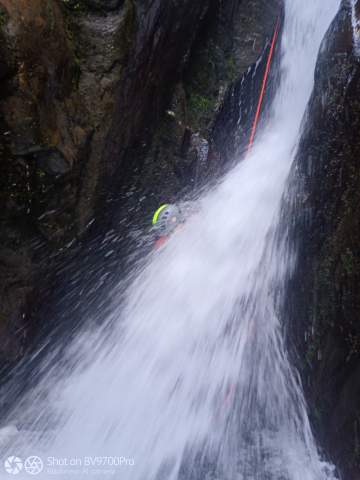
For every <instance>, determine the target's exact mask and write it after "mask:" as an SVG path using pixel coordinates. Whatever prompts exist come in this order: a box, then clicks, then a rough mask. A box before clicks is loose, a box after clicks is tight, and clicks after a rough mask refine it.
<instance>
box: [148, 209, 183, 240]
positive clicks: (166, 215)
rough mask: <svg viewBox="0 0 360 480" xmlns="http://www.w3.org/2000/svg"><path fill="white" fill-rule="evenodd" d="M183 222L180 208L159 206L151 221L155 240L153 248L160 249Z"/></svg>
mask: <svg viewBox="0 0 360 480" xmlns="http://www.w3.org/2000/svg"><path fill="white" fill-rule="evenodd" d="M184 222H185V219H184V215H183V213H182V211H181V209H180V207H178V206H177V205H175V204H167V203H166V204H164V205H161V206H160V207H159V208H158V209H157V210H156V212H155V213H154V216H153V219H152V225H153V232H154V235H155V238H156V240H155V248H156V249H158V248H160V247H162V246H163V245H164V244H165V243H166V242H167V240H168V239H169V238H170V236H171V235H172V234H173V233H174V232H175V230H177V229H178V228H179V227H180V226H181V225H182V224H183V223H184Z"/></svg>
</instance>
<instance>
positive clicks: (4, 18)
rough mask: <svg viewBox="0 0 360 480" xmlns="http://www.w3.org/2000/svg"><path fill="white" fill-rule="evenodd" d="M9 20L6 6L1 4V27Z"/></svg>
mask: <svg viewBox="0 0 360 480" xmlns="http://www.w3.org/2000/svg"><path fill="white" fill-rule="evenodd" d="M8 20H9V15H8V13H7V11H6V10H5V8H4V7H2V6H1V5H0V28H1V27H3V26H5V25H6V24H7V22H8Z"/></svg>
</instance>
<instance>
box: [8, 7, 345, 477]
mask: <svg viewBox="0 0 360 480" xmlns="http://www.w3.org/2000/svg"><path fill="white" fill-rule="evenodd" d="M285 4H286V11H285V24H284V31H283V35H282V45H281V48H282V60H281V70H282V72H281V84H280V85H279V88H278V92H277V95H276V98H275V100H274V103H273V107H272V113H271V115H270V119H269V122H268V125H267V126H265V128H264V129H263V131H262V132H261V133H260V135H259V136H258V138H257V141H256V144H255V146H254V148H253V149H252V151H251V152H250V153H249V155H248V156H247V158H246V159H245V161H243V162H241V163H240V164H239V165H238V166H237V167H235V168H234V169H233V170H232V171H231V172H230V173H229V174H228V175H227V176H226V178H225V179H223V181H222V182H221V183H220V184H219V185H218V186H217V187H216V188H215V189H213V190H212V191H210V192H207V193H206V194H205V195H204V196H203V197H202V198H201V199H199V200H198V205H199V211H198V213H196V214H195V215H194V216H193V217H192V218H191V219H190V220H189V222H188V223H187V224H186V226H185V227H184V228H183V229H182V230H181V231H179V232H178V233H176V234H175V235H174V236H173V237H172V238H171V240H170V241H169V243H168V244H167V245H166V246H165V248H164V249H163V250H162V251H161V252H158V253H156V254H154V255H153V256H152V258H150V259H149V260H148V262H147V264H146V265H145V266H144V267H142V268H141V269H139V271H138V272H137V274H136V275H134V277H133V279H132V280H131V284H130V286H129V287H128V288H127V289H126V292H125V293H124V292H123V291H122V290H121V288H120V287H119V289H118V290H117V291H115V292H113V294H112V295H111V297H112V303H113V305H112V314H111V316H110V318H109V320H108V322H106V324H105V325H104V326H103V327H101V328H100V329H99V330H98V331H96V330H94V331H91V332H83V333H82V334H81V335H79V336H78V337H77V339H76V340H73V341H72V342H71V343H70V345H69V347H68V348H67V350H66V354H65V355H64V356H63V358H62V361H61V362H60V361H59V360H58V357H57V356H56V355H53V356H50V357H48V358H47V361H46V362H45V363H43V365H42V371H43V378H42V381H41V382H40V385H38V386H37V387H36V388H34V390H33V392H29V393H28V394H27V396H26V398H25V399H23V400H22V402H21V404H20V405H19V407H18V408H17V409H15V411H14V412H13V414H12V416H13V418H15V419H16V418H21V419H25V420H26V422H27V423H28V426H29V427H28V428H29V430H30V431H29V432H28V433H26V432H23V433H22V434H21V435H20V439H19V438H18V439H17V440H16V441H15V443H14V444H13V445H12V447H11V448H12V450H11V452H10V451H8V454H9V453H12V454H16V455H18V456H21V457H22V458H24V457H26V456H28V455H39V456H40V457H41V458H42V459H43V461H44V462H45V467H44V470H43V472H42V473H41V476H42V477H43V478H52V475H53V474H55V473H56V477H57V478H64V479H65V478H81V479H85V478H88V476H89V475H90V476H91V478H106V477H107V478H118V479H120V478H121V479H122V480H126V479H131V480H161V479H164V480H165V479H171V480H175V479H178V478H182V479H184V480H185V479H186V480H191V479H194V480H195V479H196V480H204V479H219V480H255V479H256V480H268V479H269V480H270V479H271V480H310V479H311V480H320V479H321V480H323V479H332V478H334V477H333V473H332V470H331V466H329V465H328V464H326V463H325V462H323V461H322V460H321V458H320V456H319V453H318V449H317V447H316V445H315V442H314V438H313V436H312V432H311V430H310V427H309V423H308V418H307V412H306V406H305V403H304V399H303V394H302V391H301V387H300V385H299V382H298V379H297V376H296V374H295V372H294V371H293V370H292V368H291V366H290V364H289V361H288V358H287V354H286V350H285V347H284V345H283V341H282V337H281V328H280V324H279V320H278V316H277V305H279V303H281V289H282V281H283V278H284V276H285V273H286V272H287V270H288V268H289V265H288V263H289V262H288V261H285V259H286V258H287V255H285V253H286V252H284V249H283V248H282V247H281V244H280V245H279V243H278V242H277V243H275V241H274V236H275V235H274V234H275V232H276V226H277V224H278V218H279V210H280V204H281V198H282V195H283V193H284V190H285V185H286V179H287V177H288V174H289V170H290V167H291V164H292V160H293V157H294V155H295V153H296V147H297V141H298V137H299V132H300V128H301V121H302V118H303V115H304V112H305V109H306V104H307V101H308V99H309V96H310V93H311V90H312V87H313V75H314V68H315V62H316V58H317V54H318V51H319V48H320V43H321V40H322V39H323V37H324V34H325V32H326V30H327V28H328V26H329V24H330V22H331V20H332V19H333V17H334V15H335V14H336V11H337V9H338V7H339V0H326V1H325V0H286V1H285ZM96 315H97V313H96V312H89V317H96ZM36 432H37V433H36ZM95 456H97V457H106V458H107V460H106V459H103V460H99V459H98V460H95V458H94V457H95ZM52 457H53V458H52ZM87 457H91V458H87ZM116 457H121V458H120V459H117V458H116ZM86 458H87V459H86ZM118 461H120V462H121V466H115V467H112V466H111V464H113V463H117V462H118ZM91 462H95V463H96V462H99V463H105V464H110V466H105V465H98V466H97V467H96V469H95V468H94V466H92V465H91ZM70 463H72V465H69V464H70ZM51 465H52V466H53V467H54V468H53V469H51V468H50V466H51ZM86 469H88V471H86ZM112 469H113V472H112ZM22 474H24V475H25V473H24V471H23V472H21V473H20V475H19V476H18V477H17V478H21V475H22ZM24 478H26V475H25V477H24Z"/></svg>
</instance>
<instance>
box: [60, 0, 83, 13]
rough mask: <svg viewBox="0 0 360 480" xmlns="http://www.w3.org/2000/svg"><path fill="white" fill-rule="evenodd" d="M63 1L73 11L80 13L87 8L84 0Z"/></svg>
mask: <svg viewBox="0 0 360 480" xmlns="http://www.w3.org/2000/svg"><path fill="white" fill-rule="evenodd" d="M62 3H63V4H64V5H65V7H66V8H67V9H68V10H71V11H72V12H78V13H80V12H83V11H84V10H85V5H84V3H83V1H82V0H62Z"/></svg>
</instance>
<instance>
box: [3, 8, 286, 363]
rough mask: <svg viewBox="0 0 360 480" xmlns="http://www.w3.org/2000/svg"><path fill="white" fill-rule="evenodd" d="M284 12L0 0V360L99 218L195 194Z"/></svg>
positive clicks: (23, 334)
mask: <svg viewBox="0 0 360 480" xmlns="http://www.w3.org/2000/svg"><path fill="white" fill-rule="evenodd" d="M278 5H279V1H278V0H271V1H270V2H269V1H268V2H265V0H251V1H249V2H245V1H243V0H226V1H223V0H199V1H196V2H194V1H190V0H185V1H183V2H178V1H175V0H156V1H149V0H138V1H135V0H111V1H109V0H47V1H46V2H44V1H42V0H33V1H31V2H29V1H28V0H0V39H1V44H0V52H1V55H0V82H1V94H0V127H1V128H0V164H1V168H2V173H3V175H2V178H1V182H2V188H1V197H0V198H1V213H0V227H1V231H0V239H1V241H0V305H1V309H0V338H1V343H0V363H1V364H3V363H4V362H9V363H10V364H14V363H16V362H17V361H18V359H19V358H20V357H21V356H22V355H23V352H24V349H26V347H27V346H28V345H29V344H30V343H31V339H32V338H33V335H34V332H35V331H36V330H39V328H41V326H42V325H44V323H46V322H48V321H49V317H50V315H43V314H42V315H40V313H39V311H40V310H39V308H40V307H43V304H44V303H46V304H52V302H53V301H54V299H56V297H59V295H63V292H64V290H63V289H62V288H61V285H60V282H61V277H62V272H63V271H64V265H66V264H67V263H69V264H70V263H71V262H73V261H75V260H74V257H76V256H77V253H78V252H79V250H81V248H82V247H81V243H79V241H80V240H82V239H85V238H89V236H90V238H91V234H90V233H87V231H88V227H89V225H90V224H92V225H93V226H94V224H93V220H94V219H95V220H97V221H98V223H99V222H101V221H103V219H104V217H105V218H107V220H108V221H109V222H110V224H111V223H112V225H113V227H114V228H116V229H118V230H119V231H118V234H119V233H120V234H121V228H123V227H121V225H123V223H122V220H123V218H124V217H125V216H126V212H127V210H128V209H129V208H131V209H132V210H137V212H138V215H139V216H140V218H141V217H143V218H145V217H146V215H148V216H149V217H146V219H145V221H144V224H146V225H147V224H148V223H149V218H150V211H151V210H152V209H153V208H155V207H156V206H157V205H158V203H159V202H161V201H172V200H174V199H176V198H179V196H181V195H183V194H184V192H190V191H191V190H193V189H194V188H196V186H197V185H198V180H199V178H200V177H204V175H205V174H206V172H208V171H209V169H210V164H211V162H210V161H209V159H208V140H209V138H210V132H211V130H212V125H213V123H214V121H215V118H216V115H217V112H218V110H219V107H220V104H221V102H222V99H223V97H224V95H225V92H226V89H227V87H228V86H229V85H230V84H231V83H232V82H233V81H236V80H237V79H238V78H239V77H241V75H242V74H243V73H244V71H246V69H247V68H248V67H249V66H250V65H251V64H253V63H254V62H255V61H256V60H257V58H258V55H259V53H260V52H262V51H263V49H264V47H265V45H266V44H267V42H268V41H269V38H270V37H271V34H272V31H273V20H272V18H273V17H274V18H275V17H276V14H277V13H276V12H275V9H276V8H277V7H278ZM268 15H269V18H268ZM265 18H267V20H266V21H265ZM144 199H145V200H146V202H144V201H143V200H144ZM115 207H116V215H115V216H114V215H113V213H114V208H115ZM109 222H108V223H109ZM95 225H96V222H95ZM92 228H93V227H92ZM101 229H102V230H104V228H103V225H102V227H101V228H98V229H97V233H98V232H99V231H101ZM105 233H106V232H103V234H105ZM86 235H87V236H86ZM82 241H85V240H82ZM86 241H87V240H86ZM74 245H75V247H74ZM89 252H90V249H89V251H88V252H87V253H85V254H84V255H83V256H82V257H81V255H80V256H79V257H78V258H77V260H76V261H78V262H80V261H82V260H80V258H82V259H83V258H85V257H86V258H88V257H89V256H90V253H89ZM118 253H119V254H120V252H118ZM84 261H85V260H84ZM102 268H103V269H104V268H106V266H104V267H102ZM74 270H76V267H74ZM99 270H101V269H100V267H98V266H97V273H96V274H99V275H100V274H103V273H104V271H102V272H100V273H99ZM56 273H58V276H57V278H56V279H55V280H54V278H55V277H54V275H55V274H56ZM87 275H88V276H93V275H95V273H93V271H92V270H91V269H88V272H87ZM59 278H60V280H59ZM67 281H68V282H69V285H70V284H71V282H70V281H69V279H67ZM69 288H70V287H69ZM75 293H76V292H75ZM75 293H74V295H75ZM63 303H64V302H63ZM65 303H66V302H65Z"/></svg>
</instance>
